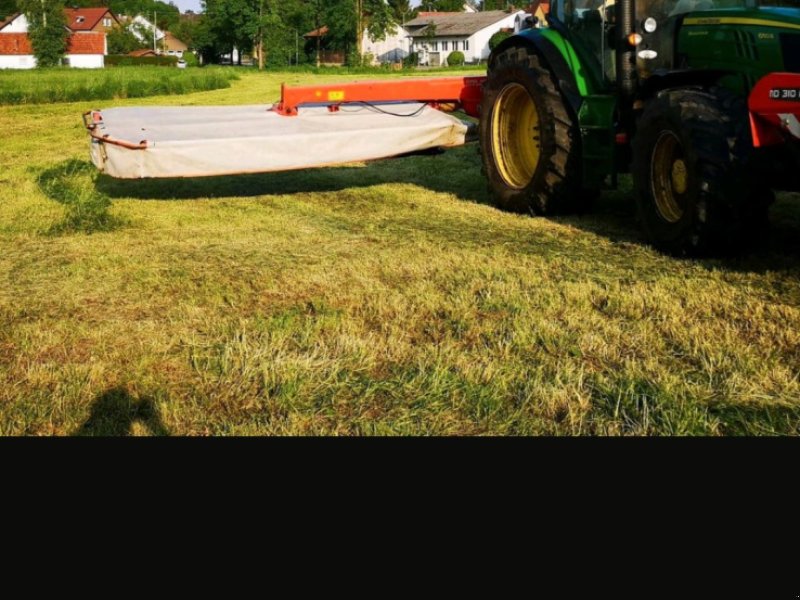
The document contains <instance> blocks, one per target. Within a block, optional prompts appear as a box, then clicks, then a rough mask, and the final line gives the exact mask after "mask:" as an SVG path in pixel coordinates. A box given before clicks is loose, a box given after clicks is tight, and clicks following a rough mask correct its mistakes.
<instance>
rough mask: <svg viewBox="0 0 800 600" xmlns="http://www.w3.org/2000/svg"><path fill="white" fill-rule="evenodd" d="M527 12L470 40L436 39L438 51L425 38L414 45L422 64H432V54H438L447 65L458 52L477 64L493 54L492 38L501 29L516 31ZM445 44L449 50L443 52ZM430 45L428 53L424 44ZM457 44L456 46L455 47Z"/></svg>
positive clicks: (486, 29) (497, 23) (513, 14)
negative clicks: (444, 43)
mask: <svg viewBox="0 0 800 600" xmlns="http://www.w3.org/2000/svg"><path fill="white" fill-rule="evenodd" d="M525 14H526V13H525V11H523V10H520V11H517V12H515V13H511V14H510V15H508V16H507V17H505V18H504V19H502V20H501V21H498V22H496V23H494V24H493V25H491V26H489V27H487V28H485V29H482V30H481V31H478V32H477V33H475V34H473V35H472V36H470V37H469V38H465V37H459V38H448V37H437V38H434V40H433V41H435V42H437V43H438V48H439V49H438V50H434V49H433V45H432V43H431V41H428V40H426V39H425V38H423V37H418V38H416V43H415V44H414V51H415V52H417V53H418V54H419V55H420V61H421V62H422V64H428V63H429V62H430V56H429V55H430V53H433V52H438V53H439V58H440V61H441V64H445V62H446V61H447V57H448V56H449V55H450V53H451V52H455V51H456V50H458V51H459V52H463V53H464V59H465V60H466V61H467V62H468V63H475V62H478V61H479V60H486V59H487V58H489V55H490V54H491V52H492V51H491V50H490V49H489V40H490V39H492V36H493V35H494V34H495V33H497V32H498V31H500V30H501V29H512V30H513V29H514V26H515V24H516V22H517V18H524V16H525ZM464 41H467V42H469V50H464ZM443 42H447V47H448V48H447V50H443V49H442V48H443ZM426 43H427V44H428V50H427V52H426V51H425V50H423V46H424V44H426ZM454 44H455V45H454Z"/></svg>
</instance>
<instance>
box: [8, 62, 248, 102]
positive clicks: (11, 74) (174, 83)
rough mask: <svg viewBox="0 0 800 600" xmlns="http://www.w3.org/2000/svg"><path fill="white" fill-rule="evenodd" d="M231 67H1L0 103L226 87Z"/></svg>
mask: <svg viewBox="0 0 800 600" xmlns="http://www.w3.org/2000/svg"><path fill="white" fill-rule="evenodd" d="M237 77H238V74H237V72H236V71H235V70H233V69H215V68H207V69H170V68H166V67H121V68H115V69H113V68H108V69H97V70H91V71H88V72H87V71H81V70H78V69H67V68H57V69H35V70H32V71H12V70H0V105H3V104H11V105H14V104H46V103H55V102H76V101H81V102H85V101H88V100H113V99H120V98H144V97H147V96H160V95H166V94H188V93H190V92H199V91H207V90H217V89H224V88H228V87H230V85H231V81H232V80H233V79H236V78H237Z"/></svg>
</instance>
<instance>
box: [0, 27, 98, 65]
mask: <svg viewBox="0 0 800 600" xmlns="http://www.w3.org/2000/svg"><path fill="white" fill-rule="evenodd" d="M107 53H108V46H107V43H106V34H105V33H104V32H100V31H86V32H71V33H70V35H69V37H68V38H67V51H66V54H65V56H64V64H65V65H66V66H70V67H75V68H78V69H101V68H103V67H104V66H105V55H106V54H107ZM34 67H36V57H35V56H34V55H33V47H32V45H31V40H30V38H29V37H28V20H27V19H26V18H25V15H22V14H20V15H14V16H13V17H11V18H10V19H8V20H7V21H4V22H2V23H0V69H33V68H34Z"/></svg>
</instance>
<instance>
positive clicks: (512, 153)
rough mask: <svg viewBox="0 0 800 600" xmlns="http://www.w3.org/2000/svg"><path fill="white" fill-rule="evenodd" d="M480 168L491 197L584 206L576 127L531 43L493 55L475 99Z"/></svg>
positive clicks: (501, 202) (549, 207)
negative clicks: (478, 101) (477, 100)
mask: <svg viewBox="0 0 800 600" xmlns="http://www.w3.org/2000/svg"><path fill="white" fill-rule="evenodd" d="M480 145H481V155H482V157H483V170H484V173H485V175H486V177H487V179H488V180H489V187H490V190H491V193H492V196H493V198H494V200H495V202H496V204H497V205H498V206H499V207H500V208H503V209H505V210H510V211H514V212H527V213H534V214H540V215H547V214H555V213H564V212H570V211H576V210H581V209H583V208H585V204H587V202H588V200H589V198H590V197H591V194H588V193H584V191H583V190H582V189H581V172H580V150H579V146H580V133H579V131H578V128H577V124H576V122H575V119H574V118H573V116H572V114H571V111H570V110H569V109H568V107H567V105H566V103H565V101H564V98H563V97H562V95H561V93H560V92H559V90H558V87H557V86H556V82H555V80H554V79H553V76H552V75H551V74H550V71H548V70H547V69H546V68H545V67H544V66H543V65H542V61H541V59H540V57H539V56H538V55H537V54H535V52H534V51H533V50H532V49H529V48H526V47H518V46H512V47H510V48H508V49H506V50H505V51H503V52H500V53H499V54H498V55H497V56H495V57H494V58H493V59H492V64H491V66H490V69H489V76H488V79H487V81H486V84H485V87H484V92H483V99H482V102H481V124H480Z"/></svg>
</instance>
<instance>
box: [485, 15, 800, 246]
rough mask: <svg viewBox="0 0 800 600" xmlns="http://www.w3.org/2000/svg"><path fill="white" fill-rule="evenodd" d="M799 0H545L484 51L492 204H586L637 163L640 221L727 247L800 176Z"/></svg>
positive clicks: (546, 208)
mask: <svg viewBox="0 0 800 600" xmlns="http://www.w3.org/2000/svg"><path fill="white" fill-rule="evenodd" d="M799 114H800V2H799V1H798V0H617V1H616V2H615V1H614V0H605V1H603V0H555V1H554V2H553V3H552V4H551V12H550V14H549V15H548V23H547V26H546V27H542V28H531V29H527V30H525V31H523V32H521V33H520V34H518V35H515V36H514V37H511V38H509V39H507V40H506V41H505V42H503V43H502V44H501V45H500V46H499V47H498V48H496V49H495V50H494V52H493V53H492V55H491V58H490V62H489V74H488V79H487V81H486V84H485V86H484V89H483V98H482V101H481V123H480V142H481V151H482V155H483V166H484V169H485V171H486V175H487V177H488V179H489V183H490V187H491V190H492V193H493V196H494V198H495V199H496V202H497V204H498V205H499V206H501V207H502V208H505V209H508V210H513V211H518V212H532V213H535V214H541V215H549V214H556V213H564V212H568V211H580V210H583V209H585V208H586V207H587V206H588V205H589V204H590V203H591V201H592V200H593V198H595V197H596V196H597V195H598V193H599V192H600V191H601V190H603V189H609V188H613V187H615V186H616V185H617V179H618V175H619V174H620V173H628V172H629V173H631V174H632V179H633V187H634V193H635V198H636V203H637V206H638V214H639V218H640V221H641V224H642V226H643V228H644V231H645V234H646V235H647V237H648V238H649V240H650V241H651V242H652V243H653V244H654V245H655V246H657V247H659V248H661V249H663V250H665V251H668V252H672V253H676V254H699V253H706V252H713V251H715V250H720V249H723V248H732V249H735V248H737V247H739V246H740V245H742V243H743V242H745V241H746V240H747V238H748V237H749V236H750V235H751V234H752V233H753V232H755V231H756V230H758V229H759V228H760V226H761V225H762V224H764V223H765V222H766V214H767V209H768V207H769V205H770V203H771V202H772V201H773V199H774V192H773V190H778V189H781V190H798V189H800V122H798V115H799Z"/></svg>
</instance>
